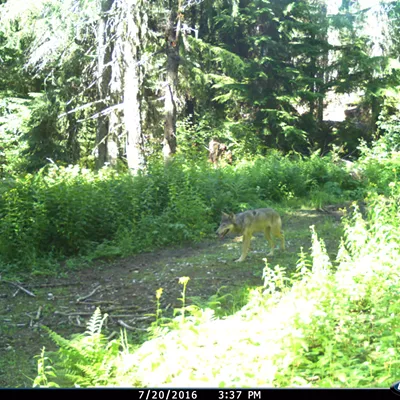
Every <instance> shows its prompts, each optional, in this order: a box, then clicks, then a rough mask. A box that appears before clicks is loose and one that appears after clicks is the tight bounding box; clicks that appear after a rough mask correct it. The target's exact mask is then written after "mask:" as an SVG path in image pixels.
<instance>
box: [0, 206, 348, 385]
mask: <svg viewBox="0 0 400 400" xmlns="http://www.w3.org/2000/svg"><path fill="white" fill-rule="evenodd" d="M335 212H336V211H335ZM283 221H284V228H285V235H286V243H287V251H286V252H284V253H283V252H280V251H279V250H277V251H276V253H275V254H276V255H275V256H274V257H273V258H271V259H269V260H268V262H269V263H270V264H272V265H275V264H280V265H281V266H287V267H288V271H289V272H290V271H291V270H293V269H294V268H295V265H296V261H297V259H298V253H299V251H300V248H301V247H303V248H304V251H306V252H308V250H309V248H310V244H311V242H310V231H309V226H310V225H315V226H316V230H317V232H318V234H319V237H322V238H324V240H325V242H326V246H327V249H328V253H329V254H330V255H331V256H332V258H334V256H335V254H336V251H337V243H338V240H339V237H340V234H341V225H340V223H339V220H338V216H337V215H334V213H333V212H330V213H322V212H318V211H314V210H313V211H297V212H293V213H291V214H286V215H285V216H284V219H283ZM239 242H240V240H238V238H236V239H235V238H228V239H225V240H224V241H223V242H220V241H217V240H206V241H203V242H201V243H198V244H194V245H190V246H185V247H176V248H169V249H163V250H158V251H154V252H152V253H144V254H139V255H136V256H132V257H128V258H124V259H115V260H97V261H96V262H95V263H93V265H91V266H90V267H86V268H83V269H79V268H77V269H76V270H72V271H64V274H63V275H66V277H51V278H43V277H31V278H29V279H26V280H25V281H24V282H23V283H20V286H21V287H22V288H23V289H25V290H27V291H28V292H30V293H31V294H32V295H34V297H33V296H32V295H30V294H28V293H27V292H25V291H24V290H23V289H21V288H18V287H16V286H15V285H13V284H12V283H10V282H7V281H4V280H3V281H0V387H31V386H32V378H34V377H35V376H36V359H35V358H34V356H35V355H38V354H40V351H41V349H42V347H43V346H46V349H55V346H54V345H53V344H52V343H51V342H50V340H49V338H48V335H47V333H46V332H45V331H44V330H43V329H41V326H42V325H45V326H47V327H49V328H50V329H51V330H53V331H55V332H57V333H59V334H60V335H62V336H64V337H69V336H70V335H71V334H73V333H79V332H84V330H85V328H86V322H87V320H88V319H89V318H90V316H91V315H92V314H93V312H94V311H95V309H96V307H100V309H101V311H102V313H107V314H108V315H109V318H108V320H107V326H106V334H111V333H112V332H117V333H118V332H119V330H120V327H121V325H123V324H126V325H128V326H129V327H130V328H131V329H130V330H129V331H128V332H129V333H130V334H131V336H130V339H131V341H133V342H135V341H136V342H138V341H140V340H142V339H141V338H142V337H143V333H144V332H145V330H146V328H147V327H148V326H149V325H150V323H151V322H152V321H154V314H155V310H156V305H155V292H156V290H157V289H159V288H163V294H162V298H161V309H162V310H163V315H164V316H172V311H173V309H174V308H177V307H180V306H181V305H182V303H181V301H180V300H179V298H180V297H181V292H182V285H180V284H179V283H178V280H179V278H180V277H182V276H188V277H190V281H189V284H188V286H187V292H186V296H187V297H188V304H190V303H193V302H194V303H197V304H200V305H201V304H202V302H203V303H205V302H207V300H208V299H209V298H210V296H214V295H216V294H217V293H218V294H219V295H222V294H226V293H239V292H240V290H241V289H242V288H243V287H249V286H250V287H254V286H261V285H262V269H263V267H264V266H265V262H264V261H263V258H264V257H265V254H266V250H267V249H266V242H265V240H264V239H263V238H262V237H261V236H260V237H256V238H255V239H254V240H253V241H252V245H251V250H253V252H252V253H250V254H249V257H248V258H247V259H246V261H245V262H243V263H234V262H233V260H235V259H236V258H237V257H238V256H239V253H240V243H239ZM65 268H66V267H65ZM65 272H67V273H65ZM13 283H16V282H13ZM227 297H228V298H230V299H231V300H228V301H227V303H226V304H224V306H225V312H228V313H229V309H231V312H234V311H235V310H236V309H237V308H238V307H240V305H241V304H240V300H235V298H234V296H230V297H229V296H227ZM232 299H233V300H232ZM229 301H231V303H229ZM238 301H239V303H238ZM243 301H245V299H244V300H243Z"/></svg>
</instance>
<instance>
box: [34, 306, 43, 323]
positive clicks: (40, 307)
mask: <svg viewBox="0 0 400 400" xmlns="http://www.w3.org/2000/svg"><path fill="white" fill-rule="evenodd" d="M41 313H42V306H39V309H38V310H37V313H36V317H35V319H36V321H37V320H39V319H40V314H41Z"/></svg>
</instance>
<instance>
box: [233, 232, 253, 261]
mask: <svg viewBox="0 0 400 400" xmlns="http://www.w3.org/2000/svg"><path fill="white" fill-rule="evenodd" d="M250 240H251V235H249V234H247V235H243V245H242V255H241V256H240V258H239V259H237V260H236V262H242V261H244V260H245V258H246V257H247V253H248V252H249V248H250Z"/></svg>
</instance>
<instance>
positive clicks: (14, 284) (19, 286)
mask: <svg viewBox="0 0 400 400" xmlns="http://www.w3.org/2000/svg"><path fill="white" fill-rule="evenodd" d="M3 282H5V283H9V284H10V285H13V286H15V287H17V288H18V289H19V290H22V291H23V292H25V293H26V294H28V295H29V296H32V297H36V296H35V295H34V294H33V293H32V292H30V291H29V290H27V289H25V288H23V287H22V286H21V285H18V283H15V282H10V281H3ZM16 293H18V292H16ZM16 293H15V294H14V296H16Z"/></svg>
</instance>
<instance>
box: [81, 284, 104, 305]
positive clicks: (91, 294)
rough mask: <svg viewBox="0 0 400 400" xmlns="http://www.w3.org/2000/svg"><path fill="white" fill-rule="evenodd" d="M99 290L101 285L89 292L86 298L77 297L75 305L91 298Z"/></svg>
mask: <svg viewBox="0 0 400 400" xmlns="http://www.w3.org/2000/svg"><path fill="white" fill-rule="evenodd" d="M100 288H101V285H99V286H96V287H95V288H94V289H93V291H91V292H90V293H89V294H88V295H87V296H84V297H78V299H77V300H76V302H77V303H80V302H81V301H82V300H86V299H88V298H89V297H92V296H93V295H94V294H95V293H96V292H97V290H99V289H100Z"/></svg>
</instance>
